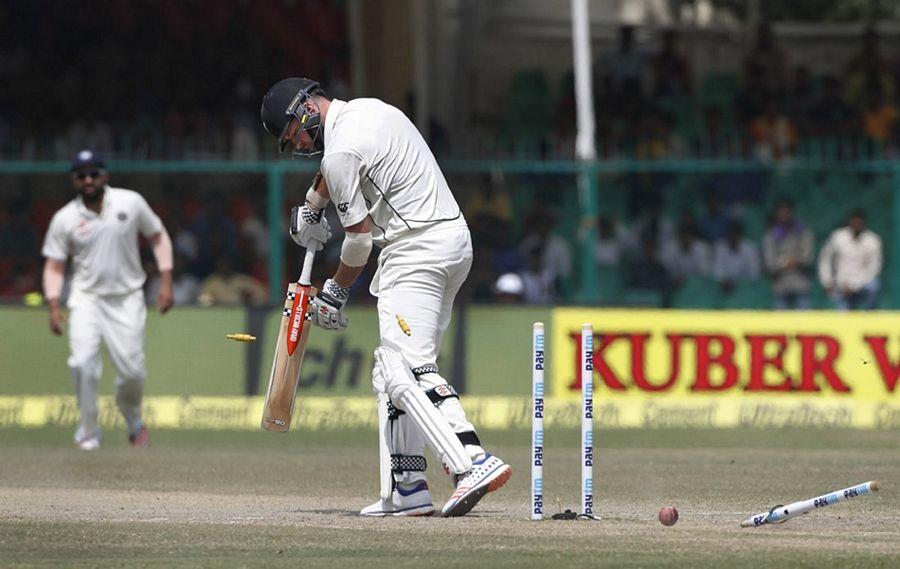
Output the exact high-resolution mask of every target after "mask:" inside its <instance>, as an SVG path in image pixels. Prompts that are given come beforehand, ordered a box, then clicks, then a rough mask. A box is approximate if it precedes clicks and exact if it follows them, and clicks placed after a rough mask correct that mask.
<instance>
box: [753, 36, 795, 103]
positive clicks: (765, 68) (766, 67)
mask: <svg viewBox="0 0 900 569" xmlns="http://www.w3.org/2000/svg"><path fill="white" fill-rule="evenodd" d="M744 69H745V70H746V72H748V73H750V74H758V76H757V77H745V81H747V82H752V83H758V84H759V85H760V86H762V87H763V88H764V89H765V91H766V93H768V94H769V95H770V96H772V95H783V94H784V92H785V90H786V89H785V88H786V86H787V69H788V61H787V54H786V53H785V52H784V50H783V49H781V48H780V47H779V46H778V45H777V43H776V42H775V36H774V34H772V27H771V25H770V24H769V23H768V22H761V23H760V24H759V26H757V28H756V44H755V45H754V46H753V49H751V50H750V52H749V53H748V54H747V55H746V57H745V58H744Z"/></svg>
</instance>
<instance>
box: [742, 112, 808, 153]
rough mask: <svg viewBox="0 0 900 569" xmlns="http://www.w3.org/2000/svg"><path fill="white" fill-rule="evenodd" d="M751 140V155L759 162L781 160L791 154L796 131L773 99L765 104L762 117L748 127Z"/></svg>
mask: <svg viewBox="0 0 900 569" xmlns="http://www.w3.org/2000/svg"><path fill="white" fill-rule="evenodd" d="M748 134H749V135H750V138H751V139H752V140H753V144H754V149H753V153H754V154H755V155H756V157H757V158H759V159H760V160H765V161H768V160H781V159H783V158H786V157H788V156H790V155H791V154H793V152H794V147H795V146H796V144H797V129H796V128H795V127H794V123H793V121H791V119H790V117H789V116H787V115H786V114H785V113H784V110H783V109H782V108H781V105H779V104H778V102H777V101H775V100H774V99H769V100H768V101H767V102H766V106H765V111H764V112H763V114H762V115H759V116H757V117H755V118H753V119H752V120H751V121H750V126H749V127H748Z"/></svg>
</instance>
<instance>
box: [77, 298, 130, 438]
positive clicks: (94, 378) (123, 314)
mask: <svg viewBox="0 0 900 569" xmlns="http://www.w3.org/2000/svg"><path fill="white" fill-rule="evenodd" d="M68 307H69V311H70V313H69V351H70V355H69V360H68V365H69V370H70V371H71V372H72V385H73V387H74V388H75V396H76V397H77V398H78V409H79V411H80V415H81V418H80V422H79V424H78V428H77V429H76V430H75V441H76V442H78V441H81V440H84V439H88V438H94V437H100V426H99V425H98V423H97V418H98V414H99V409H98V406H97V396H98V391H99V384H100V376H101V375H102V372H103V358H102V357H101V354H100V342H101V340H102V341H103V343H104V344H105V345H106V349H107V352H108V353H109V357H110V359H111V360H112V362H113V365H114V366H115V368H116V381H115V393H116V404H117V406H118V407H119V411H120V412H121V413H122V416H123V417H124V418H125V422H126V424H127V425H128V432H129V433H130V434H133V433H136V432H137V431H138V430H139V429H140V428H141V426H142V422H141V400H142V399H143V394H144V382H145V381H146V378H147V368H146V361H145V359H144V324H145V323H146V320H147V306H146V305H145V304H144V291H143V290H140V289H138V290H136V291H134V292H131V293H128V294H123V295H110V296H98V295H95V294H90V293H86V292H82V291H78V290H73V291H72V294H71V296H70V297H69V302H68Z"/></svg>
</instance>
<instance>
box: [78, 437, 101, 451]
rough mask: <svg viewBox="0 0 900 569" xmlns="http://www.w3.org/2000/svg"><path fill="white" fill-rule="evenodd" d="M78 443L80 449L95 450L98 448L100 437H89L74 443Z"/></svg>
mask: <svg viewBox="0 0 900 569" xmlns="http://www.w3.org/2000/svg"><path fill="white" fill-rule="evenodd" d="M75 444H76V445H78V448H80V449H81V450H97V449H98V448H100V438H99V437H91V438H89V439H82V440H80V441H77V442H76V443H75Z"/></svg>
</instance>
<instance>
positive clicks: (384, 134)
mask: <svg viewBox="0 0 900 569" xmlns="http://www.w3.org/2000/svg"><path fill="white" fill-rule="evenodd" d="M261 114H262V121H263V126H264V127H265V129H266V130H267V131H268V132H269V133H271V134H272V135H273V136H275V137H277V139H278V144H279V149H280V150H281V151H282V152H283V151H284V150H285V149H286V148H290V150H291V154H292V157H311V156H316V155H319V154H322V162H321V166H320V175H319V176H317V177H316V179H315V180H314V182H313V185H312V186H311V187H310V188H309V190H308V192H307V194H306V200H305V203H304V204H303V205H302V206H300V207H297V208H294V210H293V211H292V212H291V224H290V232H291V236H292V238H293V239H294V241H295V242H296V243H297V244H298V245H300V246H302V247H306V248H312V249H313V250H318V249H320V248H322V246H323V243H324V242H325V241H326V240H327V239H328V237H329V236H330V229H329V227H328V224H327V221H326V220H325V219H324V217H323V215H322V214H323V211H324V210H325V208H326V207H327V206H328V204H329V203H332V202H333V203H334V205H335V208H336V209H337V215H338V218H339V219H340V221H341V224H342V225H343V227H344V229H345V237H344V242H343V244H342V247H341V257H340V264H339V267H338V269H337V272H336V273H335V274H334V276H332V277H331V278H329V279H327V280H326V281H325V283H324V285H323V286H322V290H321V292H319V294H318V295H317V296H316V297H315V298H314V299H312V301H311V303H310V306H311V309H310V315H311V316H310V317H311V319H312V322H313V323H314V324H315V325H317V326H320V327H322V328H325V329H328V330H342V329H344V328H346V327H347V325H348V322H347V317H346V316H345V315H344V306H345V305H346V303H347V299H348V298H349V296H350V288H351V286H352V285H353V282H354V281H355V280H356V279H357V278H358V277H359V275H360V273H361V272H362V270H363V267H364V266H365V265H366V263H367V261H368V258H369V255H370V254H371V251H372V247H373V244H374V245H377V246H378V247H379V248H380V249H381V253H380V255H379V257H378V269H377V271H376V273H375V276H374V278H373V280H372V283H371V286H370V292H371V293H372V294H373V295H374V296H376V297H378V321H379V333H380V337H381V345H380V346H379V347H378V348H377V349H376V350H375V365H374V369H373V371H372V386H373V389H374V391H375V394H376V399H377V401H378V405H379V417H380V418H381V423H382V424H381V425H380V427H379V428H380V429H381V432H380V437H381V444H380V455H381V460H380V465H381V499H380V500H378V501H376V502H375V503H373V504H371V505H369V506H366V507H365V508H363V509H362V510H361V511H360V515H363V516H428V515H432V514H433V513H434V512H435V507H434V505H433V503H432V498H431V493H430V491H429V489H428V482H427V480H426V477H425V469H426V459H425V446H426V442H427V444H428V445H429V446H430V447H431V448H432V449H433V450H434V452H435V454H436V455H437V456H438V457H440V459H441V462H442V463H443V466H444V470H445V471H446V472H447V473H449V474H450V475H451V476H452V477H453V480H454V483H455V484H454V485H455V491H454V492H453V494H452V495H451V496H450V498H449V500H448V501H447V502H446V504H444V506H443V508H442V509H441V511H440V515H443V516H461V515H464V514H466V513H467V512H469V511H470V510H471V509H472V508H473V507H474V506H475V505H476V504H477V503H478V501H479V500H481V498H483V497H484V496H485V495H486V494H487V493H488V492H492V491H494V490H497V489H498V488H500V487H501V486H503V485H504V484H505V483H506V481H507V480H509V477H510V475H511V474H512V469H511V468H510V467H509V465H507V464H506V463H504V462H503V461H502V460H501V459H500V458H499V457H497V456H494V455H491V454H490V453H488V452H486V451H485V449H484V447H483V446H482V443H481V441H480V440H479V438H478V435H477V434H476V433H475V428H474V427H473V426H472V424H471V423H470V422H469V421H468V420H467V419H466V414H465V412H464V411H463V408H462V406H461V405H460V401H459V397H458V395H457V393H456V390H455V389H454V388H453V387H452V386H451V385H449V384H448V383H447V381H446V380H445V379H444V378H443V377H442V376H441V374H440V371H439V370H438V366H437V363H436V362H437V357H438V352H439V350H440V346H441V339H442V337H443V334H444V332H445V331H446V330H447V327H448V325H449V324H450V315H451V312H452V307H453V300H454V298H455V296H456V293H457V292H458V291H459V288H460V286H462V284H463V282H464V281H465V279H466V276H467V275H468V273H469V268H470V267H471V265H472V240H471V236H470V234H469V228H468V225H467V224H466V220H465V218H464V217H463V215H462V212H461V211H460V208H459V205H458V204H457V203H456V199H455V198H454V197H453V194H452V193H451V192H450V188H449V187H448V185H447V181H446V180H445V179H444V175H443V173H442V172H441V169H440V168H439V167H438V164H437V161H436V160H435V158H434V155H433V154H432V152H431V150H430V149H429V147H428V145H427V144H426V143H425V140H424V139H423V138H422V135H421V134H420V133H419V131H418V130H417V129H416V127H415V126H414V125H413V124H412V122H410V120H409V119H408V118H407V117H406V115H404V114H403V113H402V112H401V111H400V110H399V109H397V108H395V107H393V106H391V105H389V104H387V103H385V102H383V101H380V100H378V99H367V98H363V99H353V100H350V101H341V100H338V99H330V98H329V97H328V96H327V95H326V94H325V92H324V91H323V90H322V89H321V88H320V86H319V84H318V83H317V82H316V81H313V80H310V79H303V78H289V79H283V80H281V81H279V82H278V83H276V84H275V85H274V86H273V87H272V88H271V89H270V90H269V92H268V93H267V94H266V95H265V97H264V98H263V103H262V111H261Z"/></svg>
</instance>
